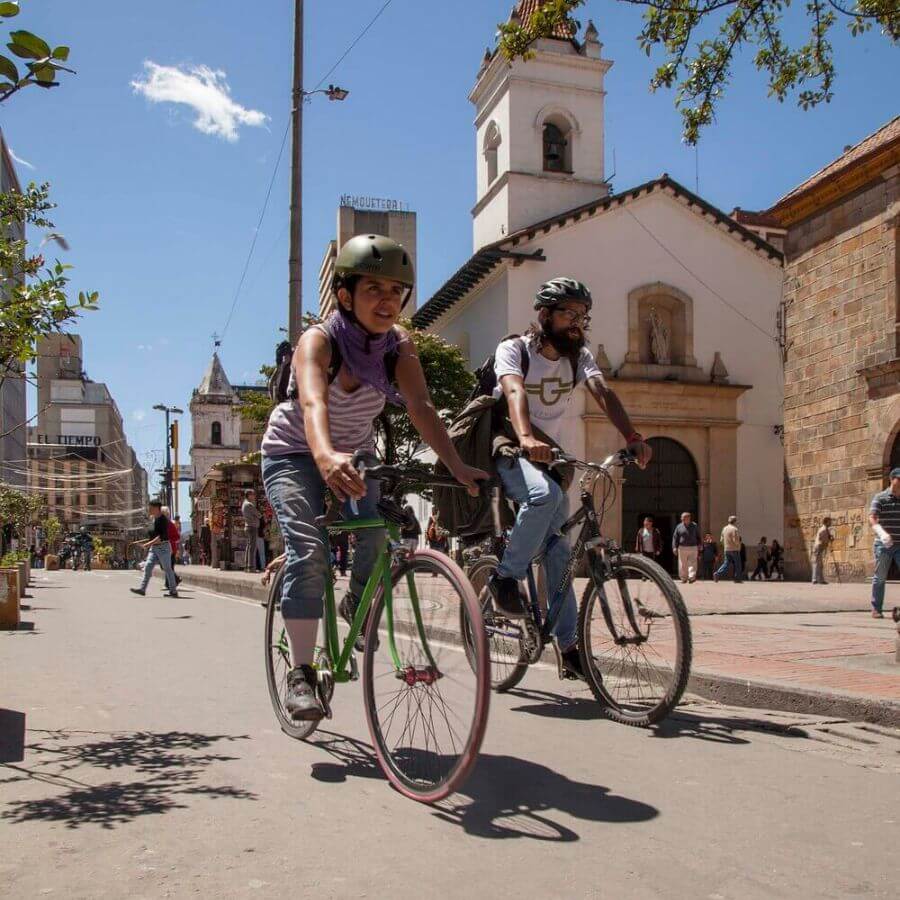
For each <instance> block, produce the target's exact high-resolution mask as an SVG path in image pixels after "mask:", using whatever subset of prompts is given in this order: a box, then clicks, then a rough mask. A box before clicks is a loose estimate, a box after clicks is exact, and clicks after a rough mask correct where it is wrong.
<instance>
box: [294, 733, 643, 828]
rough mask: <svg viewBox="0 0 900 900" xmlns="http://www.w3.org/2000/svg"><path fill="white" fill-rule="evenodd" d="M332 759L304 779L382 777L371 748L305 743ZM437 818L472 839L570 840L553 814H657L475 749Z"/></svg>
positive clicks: (324, 736)
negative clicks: (468, 771)
mask: <svg viewBox="0 0 900 900" xmlns="http://www.w3.org/2000/svg"><path fill="white" fill-rule="evenodd" d="M310 743H311V744H312V745H313V746H317V747H319V748H320V749H322V750H324V751H325V752H326V753H328V754H329V755H330V756H331V757H333V759H334V762H327V763H314V764H313V766H312V777H313V778H316V779H317V780H319V781H327V782H342V781H346V780H347V779H348V778H377V779H382V780H383V779H384V775H383V773H382V771H381V769H380V767H379V766H378V762H377V760H376V758H375V754H374V753H373V751H372V748H371V747H370V746H369V745H368V744H366V743H364V742H362V741H358V740H355V739H353V738H348V737H344V736H343V735H340V734H335V733H333V732H324V731H320V732H317V735H316V737H315V738H314V739H313V740H311V741H310ZM434 810H435V816H436V817H437V818H438V819H440V820H441V821H443V822H447V823H449V824H453V825H457V826H459V827H461V828H462V829H463V830H464V831H465V832H466V833H467V834H470V835H472V836H473V837H480V838H492V839H496V838H531V839H532V840H538V841H551V842H570V841H577V840H579V835H578V833H577V832H576V831H573V830H572V829H571V828H570V827H568V825H565V824H563V823H562V822H560V821H558V820H557V817H556V816H555V813H559V814H562V815H563V816H566V817H569V818H572V819H581V820H583V821H590V822H645V821H648V820H649V819H653V818H655V817H656V816H657V815H659V811H658V810H657V809H656V808H655V807H653V806H650V805H649V804H646V803H641V802H640V801H638V800H631V799H629V798H627V797H621V796H619V795H617V794H614V793H612V792H611V791H610V790H609V788H607V787H603V786H602V785H597V784H589V783H587V782H582V781H573V780H572V779H570V778H566V777H565V776H564V775H561V774H560V773H559V772H555V771H554V770H553V769H551V768H549V767H548V766H544V765H541V764H539V763H534V762H531V761H529V760H525V759H519V758H518V757H515V756H498V755H492V754H485V753H482V754H481V755H480V756H479V757H478V762H477V763H476V765H475V770H474V772H473V773H472V775H471V776H470V777H469V780H468V781H467V782H466V783H465V784H464V785H463V786H462V788H461V789H460V791H459V792H458V793H457V794H454V795H453V796H452V797H449V798H448V799H447V800H444V801H442V802H441V803H439V804H437V805H436V806H435V807H434Z"/></svg>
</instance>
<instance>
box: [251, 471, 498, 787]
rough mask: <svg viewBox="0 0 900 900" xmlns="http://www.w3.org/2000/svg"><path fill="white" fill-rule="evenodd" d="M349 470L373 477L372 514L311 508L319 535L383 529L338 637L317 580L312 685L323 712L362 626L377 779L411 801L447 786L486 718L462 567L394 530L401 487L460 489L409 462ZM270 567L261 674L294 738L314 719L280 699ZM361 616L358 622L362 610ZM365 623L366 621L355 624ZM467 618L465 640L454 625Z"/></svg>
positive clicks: (330, 596)
mask: <svg viewBox="0 0 900 900" xmlns="http://www.w3.org/2000/svg"><path fill="white" fill-rule="evenodd" d="M357 468H358V469H359V471H360V474H361V475H362V476H363V477H364V478H376V479H378V480H379V481H381V483H382V499H381V500H380V502H379V504H378V511H379V513H380V514H381V517H380V518H377V519H354V520H351V521H340V520H339V519H338V518H337V516H339V515H340V507H339V505H338V504H333V506H332V511H333V513H335V514H336V515H333V514H332V512H329V514H328V515H326V516H321V517H320V518H319V519H318V520H317V521H318V524H319V525H321V526H322V528H323V529H326V530H327V532H328V533H340V532H344V531H360V530H362V529H368V528H385V527H386V528H387V532H388V541H387V544H386V547H385V549H384V551H383V552H382V554H381V555H380V556H379V558H378V561H377V562H376V564H375V566H374V568H373V570H372V573H371V575H370V576H369V580H368V582H367V584H366V587H365V590H364V592H363V595H362V598H361V601H360V604H359V608H358V609H357V611H356V615H355V617H354V619H353V622H352V624H351V626H350V629H349V632H348V633H347V634H346V636H345V637H344V640H343V643H342V642H341V640H340V638H339V635H338V618H337V615H336V611H335V600H334V584H333V581H331V580H329V581H328V582H327V583H326V590H325V615H324V641H323V644H322V646H320V647H318V648H317V649H316V654H315V660H314V668H315V670H316V673H317V676H318V678H317V686H316V691H317V694H318V698H319V701H320V702H321V704H322V706H323V708H324V710H325V714H326V717H327V718H331V715H332V710H331V701H332V696H333V694H334V687H335V684H338V683H342V682H346V681H355V680H357V679H358V678H359V669H358V666H357V662H356V657H355V656H354V652H353V651H354V644H355V643H356V641H357V638H358V637H359V636H360V635H361V634H362V632H363V630H364V627H365V635H364V645H363V650H362V653H363V660H362V682H363V698H364V702H365V708H366V720H367V722H368V726H369V732H370V734H371V736H372V744H373V746H374V748H375V755H376V757H377V758H378V762H379V764H380V766H381V768H382V769H383V771H384V773H385V775H386V776H387V778H388V780H389V781H390V782H391V784H393V785H394V787H396V788H397V790H399V791H400V792H401V793H402V794H404V795H405V796H407V797H411V798H412V799H414V800H420V801H423V802H426V803H434V802H436V801H438V800H441V799H443V798H444V797H446V796H447V795H448V794H450V793H452V792H453V791H455V790H457V789H458V788H459V786H460V785H461V784H462V783H463V781H464V780H465V779H466V777H467V776H468V774H469V772H470V771H471V769H472V766H473V765H474V763H475V760H476V758H477V756H478V751H479V748H480V746H481V741H482V739H483V737H484V732H485V728H486V726H487V716H488V705H489V698H490V663H489V660H488V646H487V637H486V631H485V629H484V623H483V621H482V618H481V610H480V607H479V605H478V600H477V598H476V596H475V593H474V591H473V590H472V587H471V585H470V583H469V581H468V579H467V578H466V576H465V573H464V572H463V571H462V569H461V568H460V567H459V566H458V565H457V564H456V563H454V562H453V561H452V560H450V559H449V558H448V557H446V556H445V555H444V554H442V553H437V552H435V551H433V550H416V551H414V552H411V551H409V550H408V549H407V548H406V547H405V546H404V544H403V543H402V542H401V539H400V528H401V527H402V525H403V524H404V523H405V521H406V519H405V513H404V511H403V497H404V495H405V494H407V493H411V492H415V491H417V490H420V489H421V488H422V487H424V486H427V485H442V486H455V487H461V485H459V484H458V482H456V481H454V480H453V479H450V478H441V477H439V476H435V475H433V474H431V473H430V472H428V471H427V470H423V469H421V468H418V467H405V468H400V467H394V466H386V465H378V466H371V467H365V464H364V463H362V462H359V463H357ZM283 579H284V568H283V567H282V568H281V569H280V570H279V571H278V573H277V574H276V575H275V577H274V578H273V579H272V583H271V587H270V588H269V598H268V604H267V612H266V625H265V641H266V675H267V680H268V687H269V696H270V697H271V700H272V706H273V708H274V710H275V715H276V716H277V718H278V722H279V724H280V725H281V728H282V730H283V731H284V732H285V733H287V734H289V735H290V736H291V737H294V738H298V739H301V740H304V739H306V738H308V737H310V735H312V733H313V732H314V731H315V729H316V725H317V724H318V723H317V722H315V721H294V720H293V719H292V718H291V716H290V715H289V714H288V712H287V710H286V709H285V705H284V700H285V696H286V693H287V674H288V672H289V671H290V670H291V660H290V649H289V646H288V641H287V635H286V633H285V629H284V624H283V621H282V619H281V594H282V583H283ZM367 616H368V620H367ZM366 622H368V624H367V625H366ZM461 622H470V623H473V625H474V628H472V629H471V630H472V631H473V632H474V634H475V635H477V636H478V637H477V639H475V640H472V636H471V635H470V639H469V640H468V641H467V642H466V652H463V649H462V648H463V637H462V635H461V634H460V627H461V625H460V623H461Z"/></svg>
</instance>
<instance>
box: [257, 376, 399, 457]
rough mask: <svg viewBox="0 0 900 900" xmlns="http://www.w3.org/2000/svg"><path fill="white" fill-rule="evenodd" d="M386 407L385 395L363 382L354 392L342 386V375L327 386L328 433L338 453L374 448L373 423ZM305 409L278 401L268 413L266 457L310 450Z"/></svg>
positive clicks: (295, 403) (264, 448)
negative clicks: (304, 416)
mask: <svg viewBox="0 0 900 900" xmlns="http://www.w3.org/2000/svg"><path fill="white" fill-rule="evenodd" d="M383 409H384V394H382V393H381V391H378V390H376V389H375V388H373V387H372V386H371V385H368V384H361V385H360V386H359V387H358V388H356V389H355V390H353V391H351V392H349V393H348V392H347V391H345V390H344V389H343V388H342V387H341V379H340V375H339V376H338V377H337V378H335V379H334V381H332V382H331V384H330V385H329V386H328V432H329V434H330V435H331V444H332V446H333V447H334V449H335V450H337V451H338V452H339V453H355V452H356V451H357V450H374V449H375V428H374V422H375V419H376V418H377V416H378V414H379V413H380V412H381V411H382V410H383ZM309 452H310V450H309V444H308V443H307V441H306V425H305V423H304V421H303V410H302V409H301V408H300V403H299V401H297V400H287V401H285V402H284V403H279V404H278V406H276V407H275V409H273V410H272V414H271V415H270V416H269V424H268V426H267V427H266V433H265V435H264V436H263V440H262V453H263V456H286V455H287V454H288V453H309Z"/></svg>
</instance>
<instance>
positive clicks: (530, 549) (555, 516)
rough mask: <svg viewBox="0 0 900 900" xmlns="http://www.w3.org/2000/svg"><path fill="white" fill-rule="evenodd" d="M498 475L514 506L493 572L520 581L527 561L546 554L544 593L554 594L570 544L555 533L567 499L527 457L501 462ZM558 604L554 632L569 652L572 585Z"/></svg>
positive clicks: (574, 610)
mask: <svg viewBox="0 0 900 900" xmlns="http://www.w3.org/2000/svg"><path fill="white" fill-rule="evenodd" d="M497 473H498V474H499V475H500V480H501V481H502V482H503V490H504V491H505V492H506V496H507V497H509V498H510V499H511V500H514V501H515V502H516V503H518V504H519V514H518V515H517V516H516V524H515V525H514V526H513V529H512V533H511V534H510V536H509V543H508V545H507V547H506V551H505V552H504V554H503V561H502V562H501V563H500V565H499V567H498V568H497V574H498V575H501V576H503V577H505V578H515V579H517V580H519V581H521V580H522V579H523V578H525V577H526V575H527V574H528V567H529V566H530V565H531V561H532V560H533V559H534V558H535V557H536V556H540V554H541V553H543V552H544V550H546V551H547V553H546V556H545V557H544V572H545V574H546V576H547V591H548V592H549V593H555V591H556V589H557V587H558V586H559V583H560V581H562V578H563V575H564V574H565V571H566V566H567V565H568V563H569V555H570V551H569V542H568V541H567V540H566V539H565V538H564V537H562V536H561V535H560V533H559V530H560V528H562V526H563V524H564V523H565V521H566V519H567V518H568V517H569V501H568V498H567V497H566V495H565V493H563V490H562V488H561V487H560V486H559V485H558V484H557V483H556V482H555V481H554V480H553V479H552V478H551V477H550V475H549V473H548V472H547V471H546V470H544V469H540V468H538V467H537V466H535V465H533V464H532V463H530V462H529V461H528V460H527V459H522V458H519V459H501V460H500V461H499V462H498V463H497ZM561 602H562V608H561V609H560V611H559V618H558V619H557V620H556V624H555V625H554V626H553V634H554V635H555V637H556V640H557V643H558V644H559V646H560V649H562V650H568V649H569V648H570V647H571V646H572V645H573V644H575V642H576V640H577V636H576V632H577V628H578V604H577V603H576V602H575V590H574V588H573V587H572V586H571V585H569V589H568V591H566V593H565V595H564V596H563V598H562V601H561ZM556 608H557V607H556V605H554V606H551V608H550V609H548V611H547V614H548V615H554V614H555V612H556Z"/></svg>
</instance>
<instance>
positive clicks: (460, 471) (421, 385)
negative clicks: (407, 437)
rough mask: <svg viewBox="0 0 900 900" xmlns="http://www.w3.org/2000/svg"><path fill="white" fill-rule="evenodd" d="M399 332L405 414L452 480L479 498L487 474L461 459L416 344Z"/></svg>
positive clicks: (399, 381) (399, 378) (400, 384)
mask: <svg viewBox="0 0 900 900" xmlns="http://www.w3.org/2000/svg"><path fill="white" fill-rule="evenodd" d="M397 330H398V331H400V332H401V335H402V338H401V344H400V353H399V358H398V360H397V387H398V388H399V389H400V393H401V394H402V395H403V399H404V400H405V401H406V411H407V412H408V413H409V417H410V419H411V420H412V423H413V425H415V427H416V431H418V432H419V434H420V435H421V437H422V440H423V441H425V443H426V444H428V446H429V447H431V449H432V450H434V452H435V453H436V454H437V455H438V457H439V458H440V460H441V462H443V463H444V465H445V466H446V467H447V468H448V469H449V470H450V472H451V474H452V475H453V477H454V478H455V479H456V480H457V481H459V482H460V483H461V484H464V485H465V486H466V487H467V488H468V489H469V493H470V494H472V496H477V495H478V491H479V488H478V484H477V482H478V481H479V480H482V479H486V478H487V477H488V474H487V472H482V471H481V470H480V469H475V468H473V467H472V466H467V465H466V464H465V463H464V462H463V461H462V460H461V459H460V458H459V454H458V453H457V452H456V448H455V447H454V446H453V443H452V442H451V440H450V436H449V435H448V434H447V429H446V428H445V427H444V423H443V422H442V421H441V419H440V416H438V414H437V410H436V409H435V408H434V403H433V402H432V400H431V394H429V392H428V385H427V384H426V383H425V373H424V372H423V371H422V364H421V362H420V361H419V354H418V353H417V352H416V348H415V345H414V344H413V342H412V341H411V340H410V339H409V336H408V335H407V334H406V332H405V331H403V329H400V328H398V329H397Z"/></svg>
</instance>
